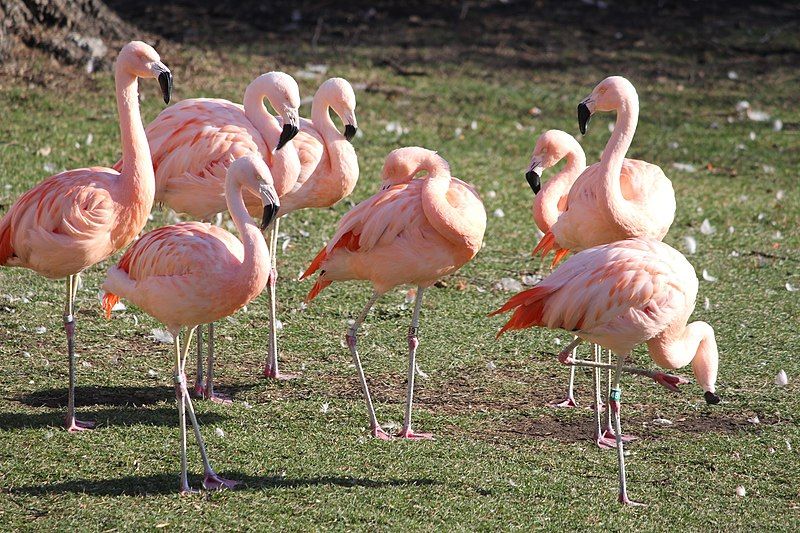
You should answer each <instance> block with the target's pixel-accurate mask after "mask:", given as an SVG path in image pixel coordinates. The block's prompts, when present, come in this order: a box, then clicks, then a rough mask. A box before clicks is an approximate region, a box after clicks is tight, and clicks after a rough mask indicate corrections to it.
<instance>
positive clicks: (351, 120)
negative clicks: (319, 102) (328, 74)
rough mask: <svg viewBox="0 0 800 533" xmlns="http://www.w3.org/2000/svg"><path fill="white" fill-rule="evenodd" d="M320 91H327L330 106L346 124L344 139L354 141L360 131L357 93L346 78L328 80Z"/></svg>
mask: <svg viewBox="0 0 800 533" xmlns="http://www.w3.org/2000/svg"><path fill="white" fill-rule="evenodd" d="M319 89H320V91H325V95H326V97H327V101H328V105H329V106H330V108H331V109H333V112H334V113H336V115H338V117H339V118H340V119H341V120H342V122H343V123H344V138H345V139H347V140H348V141H352V140H353V138H354V137H355V136H356V132H357V131H358V121H357V120H356V93H355V92H354V91H353V86H352V85H350V83H349V82H348V81H347V80H345V79H344V78H331V79H329V80H326V81H325V82H324V83H323V84H322V85H321V86H320V88H319Z"/></svg>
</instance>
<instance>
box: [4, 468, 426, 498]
mask: <svg viewBox="0 0 800 533" xmlns="http://www.w3.org/2000/svg"><path fill="white" fill-rule="evenodd" d="M221 475H224V476H225V477H227V478H230V479H235V480H236V481H239V482H240V483H241V485H239V486H237V487H236V489H234V490H236V491H252V490H269V489H293V488H298V487H315V486H325V485H335V486H339V487H365V488H373V489H377V488H384V487H405V486H429V485H435V484H437V483H438V482H436V481H434V480H432V479H427V478H415V479H389V480H374V479H367V478H352V477H334V476H320V477H311V478H287V477H281V476H250V475H247V474H244V473H241V472H224V473H221ZM178 480H179V476H178V474H177V473H175V474H158V475H153V476H126V477H121V478H113V479H99V480H86V479H76V480H73V481H66V482H63V483H54V484H47V485H28V486H22V487H15V488H14V489H13V491H12V493H13V494H27V495H30V496H40V495H44V494H63V493H67V492H73V493H77V494H90V495H92V496H124V495H127V496H147V495H159V494H172V493H176V492H178V484H179V481H178ZM201 481H202V479H201V478H200V477H199V476H190V479H189V482H190V485H191V486H192V487H194V488H198V487H200V486H201Z"/></svg>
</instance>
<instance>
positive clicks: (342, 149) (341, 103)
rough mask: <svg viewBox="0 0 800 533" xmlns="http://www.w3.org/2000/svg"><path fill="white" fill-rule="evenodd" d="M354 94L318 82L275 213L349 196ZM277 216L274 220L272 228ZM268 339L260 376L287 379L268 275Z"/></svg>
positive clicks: (346, 86) (353, 169) (354, 170)
mask: <svg viewBox="0 0 800 533" xmlns="http://www.w3.org/2000/svg"><path fill="white" fill-rule="evenodd" d="M330 110H333V112H334V113H336V115H337V116H338V117H339V118H340V119H341V121H342V123H343V124H344V133H343V134H342V133H341V132H339V129H338V128H337V127H336V124H334V122H333V120H331V116H330ZM357 129H358V122H357V121H356V95H355V92H353V87H352V86H351V85H350V83H349V82H348V81H347V80H345V79H343V78H330V79H329V80H326V81H325V82H324V83H323V84H322V85H320V86H319V89H318V90H317V92H316V94H315V95H314V100H313V102H312V103H311V120H307V119H304V118H301V119H300V133H298V134H297V137H295V140H294V143H295V146H297V151H298V153H299V155H300V163H301V167H302V168H301V171H300V176H299V177H298V178H297V183H295V185H294V187H293V188H292V190H291V191H290V192H288V193H287V194H285V195H283V196H281V216H283V215H288V214H289V213H291V212H292V211H297V210H299V209H307V208H310V207H331V206H333V205H334V204H336V203H337V202H339V201H340V200H341V199H342V198H345V197H347V196H350V193H352V192H353V189H354V188H355V186H356V182H357V181H358V158H357V157H356V151H355V150H354V149H353V146H352V145H351V144H350V141H352V140H353V137H355V135H356V131H357ZM278 223H279V220H276V221H275V226H276V227H277V226H278ZM277 238H278V235H277V231H276V232H274V233H273V239H272V243H271V246H270V249H271V250H273V254H272V262H273V270H274V267H275V262H276V261H277V254H276V253H275V249H276V248H277ZM271 281H272V282H271V283H270V285H269V291H270V337H269V352H268V353H267V362H266V364H265V366H264V377H268V378H278V379H287V378H291V377H292V374H282V373H281V372H280V370H279V369H278V339H277V330H276V328H275V325H276V324H275V320H276V317H275V314H276V310H275V303H276V300H277V299H276V296H275V281H276V278H274V277H273V278H272V279H271Z"/></svg>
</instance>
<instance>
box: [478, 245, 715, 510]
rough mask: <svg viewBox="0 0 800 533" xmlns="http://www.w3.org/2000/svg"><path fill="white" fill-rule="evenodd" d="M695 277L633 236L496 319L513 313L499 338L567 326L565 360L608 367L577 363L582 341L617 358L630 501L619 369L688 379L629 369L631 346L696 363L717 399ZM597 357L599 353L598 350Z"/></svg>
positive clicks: (679, 259)
mask: <svg viewBox="0 0 800 533" xmlns="http://www.w3.org/2000/svg"><path fill="white" fill-rule="evenodd" d="M697 285H698V282H697V275H696V274H695V271H694V268H692V265H691V264H689V262H688V261H687V260H686V258H685V257H683V255H681V254H680V253H679V252H678V251H676V250H675V249H673V248H671V247H670V246H668V245H666V244H664V243H662V242H661V241H658V240H656V239H650V238H633V239H627V240H623V241H618V242H614V243H611V244H604V245H601V246H596V247H594V248H589V249H587V250H584V251H582V252H579V253H577V254H576V255H574V256H573V257H571V258H569V259H568V260H567V261H566V262H565V263H564V264H563V265H561V266H560V267H559V268H557V269H556V270H555V272H553V273H552V274H551V275H550V276H548V277H547V278H545V279H544V280H543V281H542V282H541V283H539V284H538V285H536V286H535V287H533V288H531V289H528V290H526V291H523V292H521V293H519V294H517V295H515V296H513V297H512V298H511V299H510V300H509V301H508V302H507V303H506V304H505V305H504V306H503V307H501V308H500V309H498V310H497V311H494V312H493V313H492V315H494V314H497V313H503V312H506V311H511V310H513V311H514V314H513V315H512V316H511V318H510V319H509V321H508V322H507V323H506V324H505V325H504V326H503V328H502V329H501V330H500V332H499V333H498V334H497V335H498V337H499V336H500V335H501V334H502V333H504V332H505V331H508V330H511V329H523V328H528V327H531V326H539V327H546V328H550V329H564V330H567V331H570V332H572V333H574V334H575V335H576V336H577V337H578V339H576V340H575V341H574V342H573V343H570V344H569V345H568V346H567V347H566V348H565V349H564V350H563V351H562V352H561V354H560V355H559V360H560V361H561V362H562V363H565V364H570V365H581V366H589V367H592V368H595V369H596V370H599V369H600V368H606V367H610V366H611V365H607V364H604V363H601V362H599V361H598V360H597V357H596V359H595V361H577V360H575V359H574V358H573V357H572V349H573V348H574V347H575V346H577V345H578V344H579V343H580V342H581V340H587V341H589V342H593V343H595V344H599V345H600V346H603V347H606V348H608V349H610V350H612V351H613V352H614V353H616V354H617V364H616V365H615V374H614V385H613V388H612V389H611V395H610V399H609V403H610V406H609V407H610V410H611V411H612V412H613V413H614V426H615V428H614V429H615V438H616V447H617V458H618V461H619V500H620V502H622V503H626V504H630V503H635V502H632V501H631V500H630V499H629V498H628V494H627V489H626V481H625V456H624V452H623V440H622V429H621V427H620V404H621V389H620V375H621V373H622V372H632V373H636V374H643V375H647V376H649V377H651V378H653V379H654V380H655V381H657V382H658V383H660V384H662V385H664V386H666V387H667V388H670V389H673V390H675V389H676V388H677V385H678V384H680V383H685V380H683V379H681V378H676V377H674V376H668V375H666V374H664V373H663V372H649V371H646V370H640V369H633V368H625V367H624V366H623V363H624V361H625V359H626V358H627V357H628V356H629V355H630V353H631V351H632V350H633V348H634V347H635V346H636V345H638V344H641V343H647V348H648V352H649V354H650V358H651V359H652V360H653V362H655V363H656V364H657V365H658V366H660V367H662V368H667V369H675V368H681V367H683V366H685V365H687V364H689V363H690V362H691V364H692V370H693V372H694V375H695V377H696V378H697V382H698V384H699V385H700V386H701V387H702V388H703V390H704V391H705V400H706V402H708V403H709V404H716V403H719V401H720V399H719V397H718V396H717V395H716V393H715V391H716V389H715V383H716V381H717V368H718V363H719V354H718V352H717V342H716V339H715V337H714V330H713V328H712V327H711V326H710V325H708V324H706V323H705V322H692V323H691V324H688V325H687V322H688V320H689V317H690V316H691V314H692V312H693V311H694V306H695V300H696V297H697ZM595 353H596V356H597V355H598V354H597V352H595ZM598 382H599V373H598V372H597V371H596V372H595V401H596V402H599V401H600V398H599V383H598ZM595 413H596V431H597V434H596V437H597V439H601V438H602V435H601V434H600V414H599V410H597V409H596V410H595Z"/></svg>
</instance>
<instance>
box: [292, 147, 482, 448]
mask: <svg viewBox="0 0 800 533" xmlns="http://www.w3.org/2000/svg"><path fill="white" fill-rule="evenodd" d="M420 172H427V175H425V176H423V177H417V175H418V174H419V173H420ZM382 178H383V186H382V187H381V190H380V191H379V192H378V193H376V194H375V195H373V196H372V197H370V198H368V199H367V200H364V201H363V202H361V203H360V204H358V205H357V206H355V207H354V208H353V209H351V210H350V211H349V212H348V213H347V214H346V215H345V216H344V217H343V218H342V220H341V221H339V225H338V227H337V230H336V234H335V235H334V237H333V238H332V239H331V240H330V242H329V243H328V245H327V246H326V247H325V248H323V249H322V250H320V252H319V253H318V254H317V256H316V257H315V258H314V260H313V261H312V262H311V265H310V266H309V267H308V269H307V270H306V272H305V273H304V274H303V276H302V277H301V279H303V278H306V277H308V276H310V275H311V274H313V273H314V272H316V271H318V270H319V271H320V275H319V277H318V278H317V281H316V283H315V284H314V287H313V288H312V289H311V291H310V292H309V294H308V296H307V298H306V300H307V301H310V300H313V299H314V298H315V297H316V296H317V295H318V294H319V292H320V291H321V290H322V289H324V288H325V287H327V286H328V285H330V284H331V283H332V282H333V281H345V280H353V279H359V280H367V281H370V282H372V286H373V290H372V297H371V298H370V299H369V301H368V302H367V304H366V306H365V307H364V309H363V310H362V311H361V313H360V314H359V315H358V318H357V319H356V320H355V322H354V323H353V325H352V326H350V328H349V329H348V331H347V337H346V338H347V345H348V346H349V348H350V353H351V355H352V356H353V361H354V363H355V366H356V370H357V371H358V377H359V380H360V381H361V387H362V390H363V393H364V398H365V400H366V404H367V412H368V415H369V424H370V429H371V431H372V436H373V437H377V438H380V439H383V440H388V439H389V438H390V436H389V434H388V433H386V432H385V431H384V430H383V429H382V428H381V427H380V425H379V424H378V420H377V418H376V416H375V409H374V407H373V405H372V399H371V397H370V393H369V388H368V387H367V381H366V379H365V378H364V370H363V368H362V367H361V359H360V358H359V355H358V351H357V350H356V334H357V332H358V328H359V327H360V326H361V324H362V323H363V322H364V319H365V318H366V316H367V313H368V312H369V310H370V309H371V308H372V306H373V305H374V304H375V302H376V301H377V300H378V298H379V297H380V296H381V295H382V294H384V293H385V292H387V291H388V290H390V289H392V288H393V287H396V286H397V285H401V284H413V285H417V287H418V288H417V295H416V301H415V302H414V313H413V315H412V318H411V327H409V329H408V384H407V392H406V410H405V417H404V419H403V427H402V429H401V430H400V432H399V433H398V435H397V436H398V437H402V438H409V439H425V438H428V439H429V438H433V437H432V435H430V434H427V433H416V432H414V431H413V430H412V429H411V406H412V402H413V396H414V371H415V358H416V352H417V347H418V346H419V340H418V338H417V332H418V329H419V314H420V309H421V307H422V295H423V293H424V291H425V288H426V287H429V286H431V285H433V284H434V283H435V282H436V280H438V279H439V278H441V277H442V276H446V275H447V274H451V273H453V272H455V271H456V270H458V269H459V268H461V267H462V266H463V265H464V264H466V263H467V262H468V261H470V260H471V259H472V258H473V257H475V254H477V253H478V251H479V250H480V248H481V244H482V242H483V234H484V231H485V230H486V211H485V209H484V207H483V203H482V202H481V200H480V198H479V197H478V194H477V193H476V192H475V190H474V189H473V188H472V187H471V186H470V185H468V184H466V183H464V182H463V181H461V180H459V179H457V178H454V177H452V176H451V175H450V166H449V165H448V164H447V161H445V160H444V159H443V158H442V157H440V156H438V155H437V154H436V152H432V151H431V150H426V149H424V148H418V147H408V148H399V149H397V150H394V151H393V152H391V153H390V154H389V156H388V157H387V158H386V162H385V164H384V166H383V171H382Z"/></svg>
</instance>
